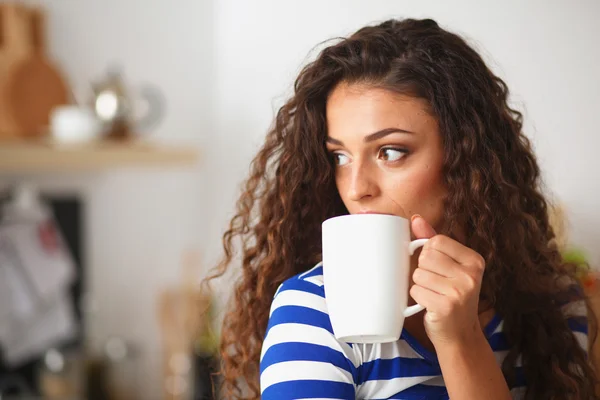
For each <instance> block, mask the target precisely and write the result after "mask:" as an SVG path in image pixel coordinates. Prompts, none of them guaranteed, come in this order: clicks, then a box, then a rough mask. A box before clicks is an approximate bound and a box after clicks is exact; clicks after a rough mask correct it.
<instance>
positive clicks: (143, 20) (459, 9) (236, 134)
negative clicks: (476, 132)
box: [4, 0, 600, 399]
mask: <svg viewBox="0 0 600 400" xmlns="http://www.w3.org/2000/svg"><path fill="white" fill-rule="evenodd" d="M42 3H43V4H45V5H46V6H47V7H48V9H49V12H50V38H49V39H50V45H51V52H52V54H53V55H54V57H55V59H56V60H57V62H58V63H59V64H60V65H61V66H62V67H63V68H64V70H65V72H66V73H67V75H68V77H69V79H70V80H71V82H72V83H73V85H74V86H75V87H77V88H78V90H81V91H83V87H84V86H85V85H86V83H87V82H89V80H90V79H92V78H94V77H97V76H100V75H101V74H102V73H103V72H104V70H105V68H106V67H107V66H108V65H110V64H111V63H119V64H121V65H122V66H123V67H124V71H125V73H126V76H127V78H129V80H130V81H131V82H133V83H137V82H144V81H148V82H153V83H155V84H157V85H159V86H160V87H161V88H162V89H163V90H164V91H165V93H166V97H167V100H168V103H169V112H168V116H167V118H166V120H165V121H164V122H163V123H162V124H161V125H160V127H159V128H158V129H157V131H156V132H155V133H154V134H153V137H154V138H156V139H160V140H164V141H167V142H180V143H181V142H184V143H191V144H195V145H198V146H200V147H201V149H202V152H203V155H202V162H201V165H199V166H198V168H196V169H193V170H191V171H186V170H174V171H146V170H143V171H128V172H121V171H119V172H111V173H98V174H93V175H86V176H80V175H76V174H73V175H70V176H66V177H64V176H60V177H48V176H32V177H26V178H27V179H30V180H33V181H35V182H38V183H40V184H41V185H43V186H44V187H46V188H49V189H50V190H56V191H65V190H66V191H69V190H73V189H75V190H79V191H81V192H82V193H84V195H85V196H86V198H87V199H88V200H89V203H88V210H87V215H88V218H89V219H88V226H87V247H88V259H89V260H88V263H89V267H90V270H89V280H90V289H91V290H92V292H93V294H94V295H95V297H96V298H98V299H99V304H98V314H97V320H96V321H95V325H94V330H93V337H92V341H94V342H95V343H100V342H101V341H102V340H103V338H104V337H105V336H107V335H110V334H120V335H124V336H127V337H132V338H135V339H137V340H138V341H139V343H140V344H141V345H142V346H143V347H144V349H145V350H146V352H145V355H144V358H143V360H142V361H143V362H142V365H143V370H142V375H143V376H144V382H145V385H144V393H145V395H144V397H143V398H145V399H153V398H159V395H158V393H159V387H160V386H159V385H160V380H159V376H160V375H159V373H160V354H159V352H157V351H156V350H157V349H158V345H159V342H158V340H159V336H158V333H157V330H156V329H157V325H156V322H155V311H154V310H155V302H156V297H155V296H156V293H157V290H158V289H159V288H160V287H161V286H162V285H164V284H166V283H168V282H173V281H175V280H176V279H177V277H178V274H179V266H180V257H181V254H182V252H184V251H185V250H186V249H189V248H194V249H199V250H200V251H201V252H202V254H203V259H204V264H205V265H206V266H208V265H210V264H213V263H214V262H215V261H216V260H217V259H218V257H219V252H220V233H221V232H222V230H223V227H224V225H225V224H226V223H227V221H228V218H229V217H230V216H231V214H232V211H233V203H234V201H235V197H236V195H237V193H238V185H239V183H240V182H241V180H242V179H243V178H244V176H245V175H246V173H247V171H248V163H249V162H250V160H251V158H252V156H253V154H254V153H255V152H256V150H257V148H258V146H259V145H260V143H261V141H262V139H263V137H264V134H265V132H266V130H267V128H268V126H269V124H270V122H271V119H272V117H273V114H274V112H275V110H276V109H277V108H278V107H279V106H280V105H281V104H282V102H283V101H284V99H285V96H286V95H288V94H289V93H290V88H291V85H292V82H293V79H294V77H295V75H296V74H297V72H298V71H299V69H300V67H301V65H303V64H304V63H305V62H306V61H307V60H309V59H310V58H311V57H312V56H314V54H315V50H314V48H315V47H314V46H315V45H317V44H318V43H320V42H322V41H324V40H325V39H328V38H331V37H335V36H339V35H345V34H348V33H351V32H352V31H353V30H355V29H357V28H358V27H360V26H362V25H364V24H367V23H371V22H377V21H380V20H383V19H386V18H389V17H408V16H410V17H433V18H436V19H437V20H438V21H439V22H440V23H441V24H442V25H443V26H445V27H448V28H450V29H452V30H454V31H456V32H459V33H461V34H463V35H465V36H466V37H468V38H470V40H471V42H472V43H473V44H474V45H475V46H476V47H477V48H478V49H479V50H480V51H481V52H483V54H484V55H485V57H486V59H487V60H488V61H489V62H490V65H491V67H492V68H493V69H494V71H496V72H497V73H498V74H499V75H500V76H501V77H503V78H504V79H505V80H506V82H507V83H508V85H509V87H510V88H511V89H512V94H513V96H512V98H513V102H514V103H515V104H516V105H517V107H518V108H520V109H522V110H524V112H525V120H526V125H525V130H526V132H527V134H528V135H529V136H530V137H531V138H532V139H533V141H534V144H535V146H536V151H537V153H538V156H539V158H540V162H541V165H542V167H543V170H544V176H545V182H546V186H547V187H548V190H549V191H551V192H552V193H554V194H555V195H556V196H557V197H558V198H559V199H560V200H561V201H563V202H564V203H565V204H566V206H567V208H568V215H569V218H570V221H571V225H572V239H573V241H574V242H575V243H577V244H578V245H581V246H583V247H584V248H585V249H586V250H587V251H588V253H589V255H590V259H591V260H592V263H593V264H595V265H600V246H598V244H599V243H600V210H599V209H598V208H597V206H596V204H597V200H596V199H597V198H598V197H600V178H599V177H598V175H599V173H600V160H599V158H598V157H597V155H596V153H597V148H599V147H600V135H599V134H598V124H597V123H596V116H597V114H598V111H599V110H600V79H599V78H598V76H597V73H598V65H599V64H600V46H597V45H596V44H595V42H596V40H597V39H598V38H600V25H599V24H597V20H598V18H599V17H600V2H598V1H595V0H587V1H586V0H580V1H577V2H567V1H558V0H554V1H541V0H536V1H533V0H530V1H527V2H522V1H518V0H511V1H503V2H481V1H466V0H463V1H453V2H448V1H443V0H439V1H429V2H420V1H397V0H371V1H368V2H367V1H341V0H339V1H337V0H336V1H334V0H329V1H322V0H319V1H317V0H305V1H302V2H300V1H295V2H291V1H286V2H282V1H275V0H261V1H244V0H218V1H217V0H214V1H208V0H206V1H199V0H178V1H169V0H127V1H122V0H103V1H95V0H77V1H75V0H45V1H42ZM4 181H7V179H4ZM223 288H224V289H223V293H226V288H227V284H224V286H223Z"/></svg>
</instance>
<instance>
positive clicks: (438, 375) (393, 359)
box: [260, 263, 587, 400]
mask: <svg viewBox="0 0 600 400" xmlns="http://www.w3.org/2000/svg"><path fill="white" fill-rule="evenodd" d="M567 307H568V308H567V309H565V312H567V313H568V315H573V316H582V315H585V303H583V302H579V303H572V304H569V305H568V306H567ZM569 322H570V326H571V328H572V330H573V332H574V334H575V336H576V337H577V339H578V340H579V342H580V344H581V345H582V346H583V347H584V349H586V350H587V326H585V325H581V324H578V323H576V322H575V319H570V320H569ZM502 326H503V322H502V320H501V318H500V317H498V316H495V317H494V318H493V319H492V321H491V322H490V323H489V324H488V325H487V326H486V327H485V329H484V332H485V335H486V337H487V339H488V341H489V344H490V346H491V348H492V350H493V351H494V354H495V356H496V359H497V360H498V363H499V364H501V363H502V361H503V360H504V357H505V356H506V354H507V352H508V349H509V346H508V343H507V341H506V337H505V335H504V334H503V332H502ZM517 377H518V382H517V385H516V387H514V388H512V390H511V392H512V394H513V398H514V399H520V398H522V396H523V394H524V389H525V382H524V379H523V374H522V371H521V367H520V361H519V360H517ZM260 387H261V396H262V398H263V399H265V400H271V399H278V400H281V399H407V400H416V399H448V393H447V390H446V387H445V385H444V379H443V377H442V372H441V369H440V365H439V363H438V361H437V357H436V355H435V354H434V353H432V352H430V351H428V350H427V349H425V348H424V347H423V346H421V345H420V344H419V343H418V342H417V341H416V340H415V339H414V338H413V337H412V336H411V335H410V334H409V333H408V332H407V331H406V330H404V331H403V332H402V335H401V337H400V339H399V340H398V341H396V342H393V343H383V344H349V343H344V342H340V341H338V340H337V339H336V338H335V337H334V335H333V329H332V328H331V323H330V321H329V315H328V313H327V305H326V303H325V292H324V288H323V268H322V266H321V263H319V264H317V265H316V266H315V267H314V268H313V269H311V270H310V271H307V272H305V273H303V274H300V275H297V276H295V277H292V278H290V279H288V280H287V281H285V282H284V283H283V284H282V285H281V286H280V287H279V289H278V290H277V293H276V294H275V298H274V300H273V303H272V306H271V314H270V318H269V324H268V327H267V332H266V335H265V339H264V342H263V346H262V352H261V360H260Z"/></svg>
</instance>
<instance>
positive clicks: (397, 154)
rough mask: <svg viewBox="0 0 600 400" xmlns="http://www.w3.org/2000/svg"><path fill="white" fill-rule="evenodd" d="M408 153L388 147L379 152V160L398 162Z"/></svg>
mask: <svg viewBox="0 0 600 400" xmlns="http://www.w3.org/2000/svg"><path fill="white" fill-rule="evenodd" d="M406 153H407V151H406V150H404V149H396V148H393V147H386V148H383V149H381V150H379V158H380V159H382V160H384V161H398V160H399V159H401V158H402V157H404V156H405V155H406Z"/></svg>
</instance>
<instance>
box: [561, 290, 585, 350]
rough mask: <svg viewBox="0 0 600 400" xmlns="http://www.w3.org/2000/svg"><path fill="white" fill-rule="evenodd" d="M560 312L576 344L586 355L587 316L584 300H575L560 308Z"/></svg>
mask: <svg viewBox="0 0 600 400" xmlns="http://www.w3.org/2000/svg"><path fill="white" fill-rule="evenodd" d="M562 311H563V313H564V314H565V316H566V318H567V323H568V324H569V328H570V329H571V332H573V335H574V336H575V339H577V342H578V343H579V345H580V346H581V348H583V350H585V352H586V353H587V352H588V351H589V347H588V346H589V342H588V316H587V305H586V303H585V301H584V300H577V301H574V302H571V303H568V304H566V305H564V306H563V307H562Z"/></svg>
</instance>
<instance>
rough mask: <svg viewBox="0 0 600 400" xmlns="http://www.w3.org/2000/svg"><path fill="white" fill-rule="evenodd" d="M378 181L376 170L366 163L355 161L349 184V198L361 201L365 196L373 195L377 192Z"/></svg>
mask: <svg viewBox="0 0 600 400" xmlns="http://www.w3.org/2000/svg"><path fill="white" fill-rule="evenodd" d="M377 190H378V189H377V183H376V182H375V176H374V172H373V171H370V168H369V167H368V166H367V165H366V164H358V163H355V168H354V169H353V170H352V175H351V177H350V185H349V186H348V198H349V199H350V200H352V201H359V200H362V199H364V198H365V197H373V196H375V195H376V194H377Z"/></svg>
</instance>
